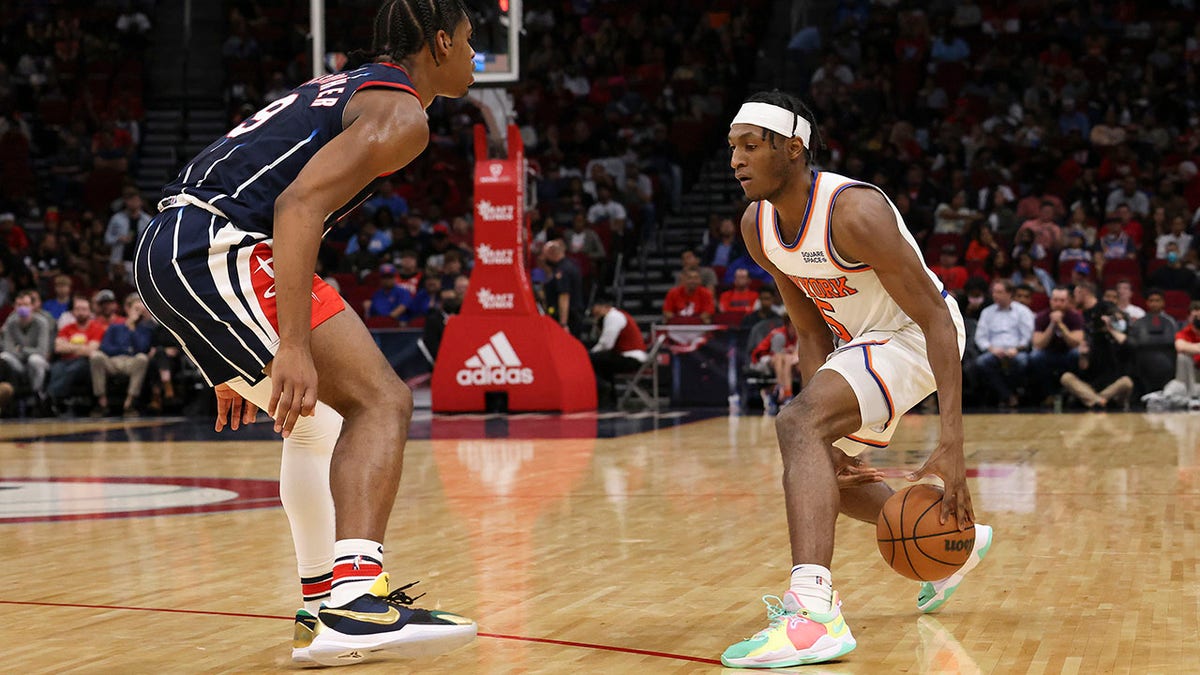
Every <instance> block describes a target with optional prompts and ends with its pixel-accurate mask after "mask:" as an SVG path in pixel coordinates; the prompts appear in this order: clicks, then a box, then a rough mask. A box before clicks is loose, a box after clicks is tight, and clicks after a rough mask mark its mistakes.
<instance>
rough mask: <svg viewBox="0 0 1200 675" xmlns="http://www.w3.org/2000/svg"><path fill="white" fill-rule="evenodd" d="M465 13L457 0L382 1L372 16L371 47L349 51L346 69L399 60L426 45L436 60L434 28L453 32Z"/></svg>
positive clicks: (435, 61) (435, 32)
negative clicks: (386, 60)
mask: <svg viewBox="0 0 1200 675" xmlns="http://www.w3.org/2000/svg"><path fill="white" fill-rule="evenodd" d="M466 16H467V11H466V9H465V8H464V7H463V5H462V3H461V2H460V0H384V3H383V4H382V5H381V6H380V7H379V12H378V13H377V14H376V15H375V23H374V39H373V40H372V45H371V48H370V49H360V50H357V51H354V52H352V53H351V54H350V55H349V59H348V63H347V69H352V68H357V67H358V66H361V65H363V64H364V63H371V62H374V61H377V60H379V59H380V58H385V57H386V58H388V59H391V60H392V61H394V62H397V63H399V62H400V61H401V60H403V59H405V58H406V57H409V56H412V55H413V54H416V53H417V52H419V51H421V49H423V48H426V47H427V48H428V49H429V52H430V53H431V54H432V55H433V61H434V63H437V62H438V61H437V49H436V48H435V46H434V39H435V38H436V37H437V33H438V31H440V30H444V31H446V32H447V33H453V32H454V29H455V27H457V26H458V24H459V22H461V21H462V20H463V19H464V18H466Z"/></svg>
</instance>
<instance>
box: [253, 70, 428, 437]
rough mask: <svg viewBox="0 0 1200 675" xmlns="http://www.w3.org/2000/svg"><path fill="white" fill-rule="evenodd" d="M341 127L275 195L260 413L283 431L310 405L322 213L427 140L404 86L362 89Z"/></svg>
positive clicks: (314, 384) (417, 108) (313, 397)
mask: <svg viewBox="0 0 1200 675" xmlns="http://www.w3.org/2000/svg"><path fill="white" fill-rule="evenodd" d="M344 124H345V130H344V131H342V133H340V134H338V135H337V136H335V137H334V138H333V139H332V140H330V141H329V143H327V144H326V145H325V146H324V147H322V148H321V149H320V150H319V151H318V152H317V154H316V155H314V156H313V158H312V159H311V160H309V162H308V164H306V165H305V166H304V168H303V169H302V170H301V171H300V174H299V175H298V176H297V177H296V180H295V182H293V183H292V184H291V185H290V186H289V187H288V188H287V189H286V190H284V191H283V194H281V195H280V196H279V199H277V200H276V201H275V242H274V255H275V292H276V306H277V308H278V310H277V311H278V315H279V349H278V350H277V352H276V354H275V359H274V360H273V361H272V362H271V363H270V364H269V366H268V369H269V372H270V375H271V380H272V382H273V386H272V388H271V400H270V403H269V404H268V409H267V413H268V414H270V415H271V416H272V417H274V418H275V430H276V431H278V432H282V433H283V435H284V437H287V436H288V435H289V434H290V433H291V430H292V427H293V426H294V425H295V424H296V420H297V419H298V418H299V416H301V415H311V414H312V413H313V409H314V408H315V406H316V404H317V371H316V369H315V368H314V366H313V361H312V353H311V351H310V346H309V338H310V335H311V333H312V323H311V322H312V303H311V300H310V294H311V293H312V276H313V271H314V269H315V268H316V264H317V249H318V248H320V245H321V232H322V230H323V229H324V226H325V218H327V217H328V215H329V214H330V213H333V212H334V211H336V210H337V209H339V208H341V206H342V205H344V204H345V203H346V202H348V201H350V200H351V199H352V198H353V197H354V196H355V195H356V194H358V192H359V191H360V190H362V189H363V188H364V187H366V186H367V185H368V184H370V182H371V181H372V180H374V179H375V178H376V177H377V176H379V175H380V174H384V173H388V172H391V171H394V170H396V169H399V168H400V167H403V166H404V165H406V164H408V163H409V162H411V161H412V160H413V158H415V157H416V156H417V155H418V154H420V153H421V152H422V151H423V150H424V149H425V145H426V144H427V143H428V142H429V126H428V123H427V121H426V117H425V110H424V108H422V107H421V103H420V101H419V100H418V99H417V98H416V97H415V96H411V95H409V94H407V93H404V92H398V91H393V90H367V91H362V92H359V93H357V94H355V95H354V98H352V99H351V100H350V103H349V104H347V106H346V111H345V113H344Z"/></svg>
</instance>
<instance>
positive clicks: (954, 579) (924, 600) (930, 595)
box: [917, 524, 992, 613]
mask: <svg viewBox="0 0 1200 675" xmlns="http://www.w3.org/2000/svg"><path fill="white" fill-rule="evenodd" d="M991 547H992V528H991V527H989V526H987V525H979V524H976V525H975V547H974V548H973V549H971V557H970V558H967V562H966V564H964V565H963V566H962V567H960V568H958V571H957V572H955V573H954V574H951V575H950V576H948V577H946V578H945V579H942V580H941V581H926V582H924V583H922V584H921V591H920V592H919V593H917V609H919V610H921V611H922V612H925V613H930V612H936V611H938V610H939V609H941V608H942V605H944V604H946V601H947V600H949V599H950V596H952V595H954V591H955V590H956V589H958V585H959V584H961V583H962V580H963V578H964V577H966V576H967V573H968V572H970V571H971V570H973V569H975V567H976V566H977V565H979V563H980V562H982V561H983V558H984V556H986V555H987V553H988V549H990V548H991Z"/></svg>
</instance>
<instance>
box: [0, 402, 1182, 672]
mask: <svg viewBox="0 0 1200 675" xmlns="http://www.w3.org/2000/svg"><path fill="white" fill-rule="evenodd" d="M154 424H156V422H152V421H143V422H139V423H138V425H142V426H146V425H149V426H153V425H154ZM442 426H443V428H444V429H450V430H451V431H449V432H443V433H439V434H435V436H436V437H437V440H414V441H412V442H411V443H410V444H409V447H408V452H407V461H406V469H405V474H404V479H403V483H402V487H401V495H400V497H399V499H398V500H397V502H396V508H395V511H394V514H393V517H392V521H391V526H390V529H389V532H388V541H387V547H388V550H387V554H386V567H387V568H388V569H389V570H390V571H391V572H392V574H393V575H394V577H395V578H396V579H397V580H403V581H409V580H417V579H419V580H421V582H422V583H421V585H420V586H419V587H418V589H417V590H424V591H426V592H428V595H427V596H426V597H425V598H424V599H423V600H422V602H425V601H428V602H429V604H430V605H436V606H440V607H442V608H445V609H452V610H455V611H458V612H461V613H464V614H467V615H469V616H472V617H475V618H476V619H477V620H478V622H479V626H480V632H481V636H480V638H479V639H478V640H477V641H476V643H474V644H473V645H471V646H469V647H466V648H464V649H461V650H459V651H457V652H454V653H451V654H449V655H446V656H443V657H441V658H439V659H434V660H427V661H390V662H386V663H376V664H369V665H367V664H364V665H361V666H356V667H352V668H351V669H350V670H349V671H347V672H359V673H384V672H388V673H393V672H412V673H457V674H471V673H487V674H493V673H555V674H560V673H718V672H730V673H731V672H733V671H723V670H722V668H721V666H720V665H719V664H718V663H717V661H716V659H717V658H718V657H719V655H720V653H721V651H722V650H723V649H724V648H725V646H726V645H727V644H729V643H730V642H732V641H734V640H736V639H738V638H741V637H745V636H748V635H750V634H752V633H753V632H755V631H756V630H758V629H759V628H761V627H762V626H764V625H765V613H764V607H763V605H762V604H761V602H760V601H759V597H760V596H761V595H762V594H764V593H775V594H779V593H781V592H782V591H783V590H784V588H785V587H784V583H785V578H786V574H787V570H788V567H789V561H788V554H787V551H788V547H787V539H786V529H785V523H784V512H783V505H782V496H781V488H780V474H781V469H780V463H779V460H778V457H777V451H776V449H775V432H774V426H773V424H772V422H771V421H770V420H769V419H764V418H760V417H741V418H737V417H716V418H711V419H707V420H703V421H697V422H691V423H687V424H681V425H675V424H674V423H672V424H664V425H661V426H659V428H657V429H654V430H650V431H645V432H641V433H634V434H630V435H624V436H619V437H616V438H603V439H597V438H570V437H569V436H570V434H569V433H567V434H563V433H559V434H558V435H559V436H560V437H558V438H537V437H529V438H474V439H456V438H453V436H454V433H453V429H454V428H455V426H456V423H455V422H454V421H453V420H450V421H449V422H446V421H443V422H442ZM106 428H107V429H109V433H98V430H99V431H102V430H104V429H106ZM123 428H124V427H123V425H122V424H120V423H113V422H93V421H87V422H80V423H76V424H74V425H72V426H64V425H61V424H50V423H40V424H17V423H8V424H3V425H0V582H2V590H0V621H2V622H3V625H5V626H7V628H6V631H7V633H6V634H7V635H8V638H7V641H6V649H5V655H4V659H3V667H2V670H3V671H4V672H10V673H22V674H30V673H120V674H122V675H128V674H132V673H226V672H228V673H259V672H279V671H289V670H291V671H295V670H301V669H300V668H296V667H294V666H293V665H292V664H291V662H290V659H289V656H290V653H289V640H290V634H291V622H290V616H291V614H292V613H293V612H294V611H295V609H296V607H298V600H297V592H296V588H295V578H294V574H295V572H294V566H293V558H292V556H293V554H292V550H291V544H290V540H289V536H288V532H287V527H286V522H285V519H284V514H283V512H282V510H281V509H279V508H278V507H276V506H274V504H275V502H274V501H273V498H272V496H271V492H270V490H271V486H272V481H274V480H275V479H276V471H277V467H278V444H277V443H275V442H271V441H268V440H248V439H251V438H265V436H264V435H262V434H260V435H259V436H258V437H254V436H250V437H247V439H246V440H241V441H238V440H237V436H236V435H230V436H228V438H227V440H225V441H223V442H218V441H212V440H169V439H170V438H171V437H172V436H171V435H170V434H168V435H166V436H163V437H157V438H156V437H154V436H152V435H151V436H139V435H137V434H131V433H128V432H129V430H124V431H125V432H126V433H120V432H121V431H122V429H123ZM966 429H967V439H968V440H967V448H966V450H967V457H968V465H969V466H970V468H971V470H972V474H973V476H974V477H973V478H972V480H971V487H972V490H973V494H974V499H975V504H976V509H977V515H978V517H979V519H980V520H981V521H983V522H988V523H990V524H992V525H994V526H995V527H996V537H997V538H996V541H995V544H994V546H993V548H992V551H991V554H990V556H989V558H988V559H987V561H986V562H985V563H984V564H983V565H982V566H981V567H980V568H978V570H977V571H976V572H974V573H973V574H972V576H971V577H969V578H968V580H967V582H966V583H965V584H964V585H963V586H962V587H961V588H960V590H959V592H958V594H957V595H956V596H955V597H954V599H953V600H952V601H951V602H950V603H949V604H947V605H946V607H945V608H944V609H943V611H942V612H941V613H940V614H937V615H936V616H935V617H924V618H923V617H922V615H921V614H919V613H918V612H917V610H916V608H915V596H916V591H917V585H916V584H915V583H914V582H911V581H907V580H905V579H903V578H901V577H900V576H898V575H896V574H895V573H893V572H891V571H890V570H889V569H887V568H886V567H885V566H884V564H883V562H882V560H881V558H880V556H879V554H878V552H877V549H876V546H875V542H874V538H873V535H874V532H873V530H874V528H873V527H867V526H864V525H862V524H860V523H855V522H846V521H843V522H840V523H839V527H838V544H837V553H836V557H835V560H834V567H833V571H834V582H835V585H836V586H837V587H838V588H839V589H840V591H841V593H842V597H843V600H844V607H843V609H844V611H845V615H846V617H847V620H848V622H849V624H850V626H851V628H852V629H853V631H854V632H855V635H856V637H857V638H858V642H859V647H858V649H857V650H856V651H855V652H853V653H851V654H850V655H848V656H847V657H845V658H844V659H843V660H842V661H840V662H837V663H832V664H824V665H820V666H810V667H805V668H797V669H792V670H791V672H801V673H942V672H946V673H1088V674H1090V673H1189V672H1190V673H1194V672H1200V601H1198V600H1200V566H1198V564H1197V553H1198V551H1200V537H1198V535H1197V524H1198V521H1200V469H1198V468H1197V465H1196V463H1197V448H1198V444H1200V415H1195V414H1170V415H1148V414H1120V413H1116V414H1081V415H972V416H968V418H967V420H966ZM135 430H136V429H135ZM113 432H116V433H113ZM936 433H937V425H936V418H932V417H920V416H909V417H907V418H905V419H904V421H903V422H902V425H901V427H900V430H899V433H898V435H897V438H896V441H895V442H894V444H893V446H892V447H891V448H889V449H887V450H885V451H875V452H874V454H873V456H872V461H873V463H874V464H876V465H878V466H881V467H887V468H902V467H914V466H917V465H918V464H919V463H920V461H921V459H922V458H923V457H924V454H925V453H926V452H927V451H928V450H929V449H930V448H931V447H932V440H933V439H934V438H935V436H936ZM561 436H567V437H561ZM129 439H132V440H129ZM896 484H897V485H900V484H902V481H899V480H897V481H896ZM231 495H232V497H231ZM156 500H157V501H156ZM194 503H203V504H204V505H203V506H199V507H196V506H191V507H189V506H187V504H194ZM231 504H232V505H233V506H231V507H230V508H234V509H235V510H225V511H222V510H220V509H221V508H224V507H225V506H230V505H231ZM223 505H224V506H223ZM150 507H153V509H154V510H149V511H147V510H145V509H147V508H150ZM138 509H141V511H139V510H138ZM97 512H109V513H110V514H112V513H116V514H120V513H123V512H124V513H132V514H133V515H131V516H128V517H102V518H98V517H94V515H95V514H96V513H97Z"/></svg>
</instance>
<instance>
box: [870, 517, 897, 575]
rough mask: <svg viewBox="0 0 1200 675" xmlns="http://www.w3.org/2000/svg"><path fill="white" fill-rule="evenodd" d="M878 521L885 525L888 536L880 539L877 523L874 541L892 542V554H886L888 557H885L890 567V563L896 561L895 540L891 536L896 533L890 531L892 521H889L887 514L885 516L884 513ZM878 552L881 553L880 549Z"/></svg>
mask: <svg viewBox="0 0 1200 675" xmlns="http://www.w3.org/2000/svg"><path fill="white" fill-rule="evenodd" d="M878 523H882V524H883V525H884V526H885V527H887V531H888V538H887V539H880V538H879V525H878V524H876V526H875V542H876V543H877V544H878V543H879V542H883V541H887V542H891V543H892V554H891V556H888V557H887V564H888V567H891V566H892V563H893V562H895V561H896V540H895V539H894V538H893V537H894V536H895V534H896V533H895V532H892V523H891V521H890V520H888V518H887V516H886V515H885V516H884V517H883V518H880V519H879V520H878ZM880 553H882V551H880Z"/></svg>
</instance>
